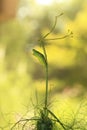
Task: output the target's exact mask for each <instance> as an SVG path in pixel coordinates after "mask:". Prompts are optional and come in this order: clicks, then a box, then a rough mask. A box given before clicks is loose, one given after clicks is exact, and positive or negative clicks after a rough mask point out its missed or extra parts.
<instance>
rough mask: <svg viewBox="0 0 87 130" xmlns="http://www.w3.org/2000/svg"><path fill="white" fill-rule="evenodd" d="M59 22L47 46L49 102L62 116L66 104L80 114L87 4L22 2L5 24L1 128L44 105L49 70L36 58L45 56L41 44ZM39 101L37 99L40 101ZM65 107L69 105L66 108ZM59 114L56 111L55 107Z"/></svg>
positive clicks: (0, 26)
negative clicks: (37, 54) (36, 54)
mask: <svg viewBox="0 0 87 130" xmlns="http://www.w3.org/2000/svg"><path fill="white" fill-rule="evenodd" d="M61 13H63V15H62V16H60V17H59V18H58V21H57V24H56V27H55V30H54V31H53V32H52V34H51V35H50V36H49V38H56V37H61V36H64V35H66V34H67V33H68V30H71V31H72V32H73V38H71V37H67V38H65V39H62V40H55V41H48V42H46V49H47V54H48V61H49V92H50V94H49V97H50V98H49V99H50V102H51V105H52V104H54V105H52V107H53V106H54V107H55V105H58V109H54V111H55V112H56V113H57V110H59V108H60V109H61V107H62V109H63V111H64V110H65V111H66V109H67V108H66V106H67V104H68V105H70V106H71V107H73V108H72V109H74V107H75V108H76V106H77V104H79V103H80V101H81V100H82V98H83V97H85V98H86V94H87V92H86V91H87V43H86V42H87V0H46V1H45V0H43V1H41V0H20V2H19V5H18V10H17V14H16V18H14V19H11V20H8V21H5V22H3V23H0V126H1V127H3V126H7V125H8V123H11V122H13V121H16V120H18V119H20V118H21V117H22V116H23V115H25V113H27V112H30V113H29V114H30V115H32V110H33V108H34V105H36V104H37V102H39V103H38V104H40V103H41V104H42V103H43V100H44V98H43V96H44V92H45V76H44V68H43V66H41V65H40V64H39V62H38V61H37V60H36V58H35V57H34V56H33V55H32V48H37V49H38V50H41V48H40V47H39V45H38V39H39V38H41V37H42V36H43V35H45V34H46V33H47V32H49V30H50V29H51V27H52V26H53V24H54V20H55V16H56V15H59V14H61ZM36 95H37V97H38V99H36ZM64 102H65V104H66V105H64ZM56 108H57V107H56Z"/></svg>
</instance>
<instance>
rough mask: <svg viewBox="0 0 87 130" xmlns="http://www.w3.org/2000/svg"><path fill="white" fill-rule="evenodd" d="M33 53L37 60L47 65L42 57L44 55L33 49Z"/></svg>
mask: <svg viewBox="0 0 87 130" xmlns="http://www.w3.org/2000/svg"><path fill="white" fill-rule="evenodd" d="M33 55H34V56H36V57H37V58H38V60H39V61H40V62H41V63H42V64H43V65H45V66H46V65H47V62H46V59H45V57H44V55H43V54H42V53H40V52H39V51H37V50H35V49H33Z"/></svg>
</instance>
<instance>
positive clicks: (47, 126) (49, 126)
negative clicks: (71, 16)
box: [11, 14, 73, 130]
mask: <svg viewBox="0 0 87 130" xmlns="http://www.w3.org/2000/svg"><path fill="white" fill-rule="evenodd" d="M61 15H62V14H60V15H58V16H56V17H55V23H54V25H53V27H52V29H51V30H50V31H49V32H48V33H47V34H46V35H44V36H43V37H42V38H40V39H39V40H38V42H39V45H40V47H41V48H42V51H43V53H42V52H40V51H38V50H36V49H33V50H32V51H33V55H34V56H35V57H36V58H37V59H39V61H40V63H41V64H43V68H44V69H45V81H46V85H45V97H44V106H43V107H42V108H38V111H39V115H37V116H35V117H32V118H25V119H20V120H19V121H18V122H16V123H15V124H14V125H13V126H12V127H11V130H14V129H15V128H16V129H18V130H19V127H20V124H21V130H57V129H58V130H61V129H63V130H67V128H68V126H67V125H65V124H64V123H62V121H61V120H60V119H59V118H58V117H57V116H56V115H55V114H54V113H53V112H52V111H51V110H50V109H49V108H48V94H49V92H48V68H49V66H48V58H47V50H46V48H45V44H44V41H48V40H58V39H64V38H66V37H69V36H71V37H72V34H73V33H72V32H68V34H66V35H64V36H62V37H57V38H51V39H49V38H47V36H48V35H50V34H51V33H52V32H53V31H54V29H55V26H56V23H57V18H58V17H59V16H61ZM37 113H38V112H37ZM30 122H31V123H30ZM28 123H30V125H32V124H34V127H33V128H31V127H29V125H27V124H28ZM57 123H58V126H59V127H58V128H57V127H56V124H57ZM17 125H18V127H17Z"/></svg>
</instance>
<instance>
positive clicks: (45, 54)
mask: <svg viewBox="0 0 87 130" xmlns="http://www.w3.org/2000/svg"><path fill="white" fill-rule="evenodd" d="M41 42H42V49H43V53H44V57H45V59H46V63H47V64H46V68H45V69H46V70H45V71H46V72H45V74H46V75H45V76H46V91H45V106H44V107H45V110H46V108H47V105H48V60H47V53H46V48H45V46H44V41H41Z"/></svg>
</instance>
